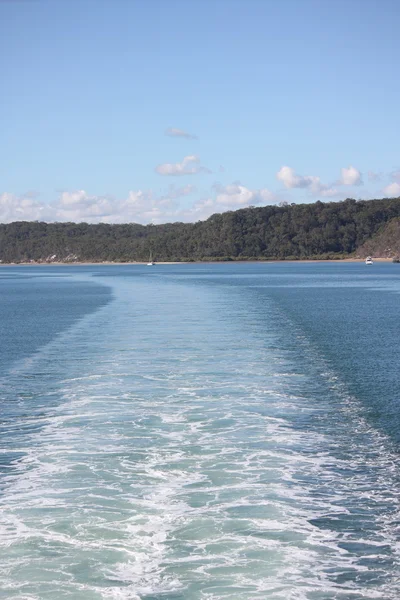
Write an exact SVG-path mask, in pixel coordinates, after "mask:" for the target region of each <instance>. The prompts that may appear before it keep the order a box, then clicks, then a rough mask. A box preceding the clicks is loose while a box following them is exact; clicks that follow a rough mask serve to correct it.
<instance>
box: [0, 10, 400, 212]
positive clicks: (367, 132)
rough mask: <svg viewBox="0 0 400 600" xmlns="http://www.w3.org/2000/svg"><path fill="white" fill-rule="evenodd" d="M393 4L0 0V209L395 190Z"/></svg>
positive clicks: (398, 91)
mask: <svg viewBox="0 0 400 600" xmlns="http://www.w3.org/2000/svg"><path fill="white" fill-rule="evenodd" d="M399 25H400V8H399V3H398V0H379V1H378V0H346V1H345V0H191V1H188V0H80V1H78V0H0V56H1V58H0V74H1V82H2V90H3V92H2V101H1V103H0V115H1V120H0V124H1V138H2V143H1V145H0V152H1V155H0V221H2V222H7V221H13V220H21V219H26V220H36V219H40V220H47V221H54V220H58V221H63V220H67V221H88V222H98V221H104V222H126V221H135V222H141V223H148V222H154V223H160V222H166V221H197V220H199V219H204V218H207V217H208V216H209V215H210V214H212V213H214V212H222V211H224V210H234V209H236V208H241V207H244V206H248V205H264V204H275V203H279V202H282V201H287V202H313V201H315V200H317V199H321V200H323V201H326V200H341V199H343V198H346V197H354V198H373V197H375V198H376V197H378V198H379V197H384V196H399V195H400V171H399V168H400V158H399V144H398V137H399V131H400V116H399V115H400V111H399V106H400V78H399V76H398V64H399V60H400V52H399V50H400V41H399V36H398V31H399Z"/></svg>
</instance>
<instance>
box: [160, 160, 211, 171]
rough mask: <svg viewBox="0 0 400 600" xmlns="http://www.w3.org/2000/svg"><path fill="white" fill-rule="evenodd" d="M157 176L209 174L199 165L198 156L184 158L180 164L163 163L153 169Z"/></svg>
mask: <svg viewBox="0 0 400 600" xmlns="http://www.w3.org/2000/svg"><path fill="white" fill-rule="evenodd" d="M155 170H156V172H157V173H158V174H159V175H195V174H196V173H211V171H210V170H209V169H207V168H206V167H202V166H201V165H200V159H199V157H198V156H194V155H192V156H185V158H184V159H183V160H182V162H180V163H164V164H162V165H158V166H157V167H156V168H155Z"/></svg>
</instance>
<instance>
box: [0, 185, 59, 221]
mask: <svg viewBox="0 0 400 600" xmlns="http://www.w3.org/2000/svg"><path fill="white" fill-rule="evenodd" d="M52 212H53V211H52V210H51V208H50V207H49V205H46V204H43V203H41V202H39V201H37V200H35V199H34V198H32V197H31V196H30V195H22V196H16V195H15V194H9V193H7V192H4V193H3V194H0V222H1V223H11V222H12V221H38V220H45V219H50V220H52Z"/></svg>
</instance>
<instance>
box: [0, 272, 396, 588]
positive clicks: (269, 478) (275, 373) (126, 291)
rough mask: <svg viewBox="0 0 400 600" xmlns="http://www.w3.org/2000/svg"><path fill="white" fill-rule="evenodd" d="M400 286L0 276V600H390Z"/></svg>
mask: <svg viewBox="0 0 400 600" xmlns="http://www.w3.org/2000/svg"><path fill="white" fill-rule="evenodd" d="M399 292H400V265H396V264H374V265H373V266H371V267H366V266H365V265H364V264H359V263H358V264H355V263H354V264H353V263H292V264H289V263H287V264H285V263H271V264H229V263H228V264H201V265H200V264H193V265H157V266H155V267H152V268H150V267H146V266H139V265H134V266H129V265H126V266H103V265H99V266H86V267H84V266H81V267H74V266H65V267H53V266H46V267H26V268H25V267H1V268H0V315H1V316H0V396H1V400H0V402H1V404H0V410H1V413H0V598H4V599H18V600H56V599H57V600H58V599H71V600H72V599H73V600H100V599H119V600H125V599H129V600H223V599H232V600H265V599H267V598H268V599H271V600H278V599H285V600H331V599H332V600H333V599H335V600H361V599H368V600H369V599H371V600H372V599H376V598H379V599H382V600H395V599H396V600H397V599H398V598H399V597H400V512H399V508H400V456H399V449H400V376H399V373H400V368H399V367H400V365H399V362H400V319H399V315H400V311H399V306H400V295H399Z"/></svg>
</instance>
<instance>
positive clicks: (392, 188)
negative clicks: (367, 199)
mask: <svg viewBox="0 0 400 600" xmlns="http://www.w3.org/2000/svg"><path fill="white" fill-rule="evenodd" d="M383 193H384V194H385V196H386V198H389V197H391V196H393V197H395V198H397V197H399V196H400V183H397V181H395V182H394V183H390V184H389V185H387V186H386V187H385V188H383Z"/></svg>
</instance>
